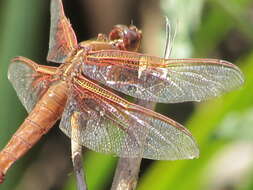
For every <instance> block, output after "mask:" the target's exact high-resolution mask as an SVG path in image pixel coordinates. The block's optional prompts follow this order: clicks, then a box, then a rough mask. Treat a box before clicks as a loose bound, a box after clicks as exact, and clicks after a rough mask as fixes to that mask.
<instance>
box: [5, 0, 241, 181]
mask: <svg viewBox="0 0 253 190" xmlns="http://www.w3.org/2000/svg"><path fill="white" fill-rule="evenodd" d="M141 38H142V32H141V31H140V30H139V29H137V27H135V26H133V25H130V26H125V25H116V26H115V27H113V29H112V30H111V31H110V33H109V34H108V35H106V34H99V35H98V36H97V38H96V39H94V40H88V41H83V42H80V43H78V42H77V38H76V35H75V33H74V30H73V28H72V27H71V24H70V21H69V20H68V19H67V18H66V16H65V13H64V9H63V5H62V2H61V0H51V26H50V39H49V51H48V56H47V61H49V62H54V63H58V64H59V66H58V67H53V66H44V65H39V64H37V63H35V62H33V61H32V60H30V59H28V58H25V57H15V58H13V59H12V63H11V64H10V66H9V70H8V78H9V80H10V82H11V83H12V85H13V87H14V89H15V90H16V92H17V95H18V97H19V99H20V101H21V102H22V104H23V105H24V107H25V108H26V110H27V112H28V113H29V115H28V116H27V118H26V119H25V120H24V122H23V123H22V124H21V126H20V127H19V129H18V130H17V131H16V132H15V134H14V135H13V136H12V138H11V139H10V141H9V142H8V144H7V145H6V146H5V147H4V148H3V150H2V151H1V152H0V182H1V183H2V182H3V181H4V177H5V175H6V173H7V170H8V169H9V168H10V167H11V165H12V164H13V163H14V162H15V161H17V160H18V159H19V158H20V157H22V156H23V155H24V154H25V153H26V152H27V151H28V150H29V149H31V148H32V147H33V145H34V144H35V143H37V142H38V141H39V140H40V139H41V137H42V136H43V135H44V134H46V133H47V132H48V131H49V130H50V129H51V128H52V127H53V126H54V124H55V123H56V121H57V120H59V119H61V122H60V126H59V127H60V129H61V130H62V131H63V132H64V133H65V134H66V135H67V136H69V137H70V138H72V139H73V140H74V141H76V142H78V143H80V144H81V145H83V146H85V147H87V148H89V149H91V150H94V151H97V152H101V153H108V154H114V155H117V156H119V157H127V158H134V157H142V158H148V159H154V160H177V159H192V158H196V157H198V156H199V149H198V146H197V144H196V142H195V140H194V138H193V136H192V135H191V133H190V131H189V130H187V129H186V128H185V127H184V126H182V125H181V124H179V123H177V122H176V121H173V120H172V119H170V118H168V117H165V116H163V115H161V114H159V113H157V112H154V111H152V110H149V109H147V108H144V107H141V106H139V105H136V104H133V103H131V102H129V101H127V100H125V99H123V98H121V97H120V96H118V95H116V94H115V93H114V90H116V91H119V92H122V93H124V94H126V95H130V96H132V97H135V98H139V99H143V100H146V101H153V102H162V103H177V102H185V101H201V100H207V99H210V98H212V97H216V96H219V95H221V94H224V93H226V92H229V91H231V90H233V89H236V88H238V87H240V86H241V85H242V84H243V81H244V78H243V74H242V72H241V71H240V69H239V68H238V67H237V66H235V65H233V64H232V63H230V62H228V61H224V60H218V59H196V58H192V59H165V58H160V57H156V56H150V55H146V54H141V53H138V50H139V47H140V42H141ZM73 127H78V128H79V129H80V132H79V133H76V134H72V129H73Z"/></svg>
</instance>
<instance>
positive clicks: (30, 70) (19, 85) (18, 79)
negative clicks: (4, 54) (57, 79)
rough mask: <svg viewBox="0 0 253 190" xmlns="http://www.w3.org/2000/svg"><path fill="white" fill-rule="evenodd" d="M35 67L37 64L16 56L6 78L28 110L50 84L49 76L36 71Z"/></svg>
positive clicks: (30, 109)
mask: <svg viewBox="0 0 253 190" xmlns="http://www.w3.org/2000/svg"><path fill="white" fill-rule="evenodd" d="M37 67H39V65H37V64H36V63H34V62H33V61H31V60H29V59H27V58H25V57H16V58H14V59H13V60H12V63H11V64H10V66H9V70H8V79H9V80H10V82H11V84H12V86H13V87H14V89H15V90H16V92H17V95H18V97H19V99H20V101H21V102H22V104H23V105H24V107H25V108H26V110H27V111H28V112H30V111H32V109H33V107H34V106H35V104H36V102H37V101H38V100H39V99H40V97H41V96H42V95H43V94H44V92H46V90H47V89H48V87H49V85H50V81H49V78H50V76H49V75H48V76H47V75H44V74H42V73H38V72H37V71H36V68H37Z"/></svg>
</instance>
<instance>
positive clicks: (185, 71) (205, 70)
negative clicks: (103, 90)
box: [83, 50, 244, 103]
mask: <svg viewBox="0 0 253 190" xmlns="http://www.w3.org/2000/svg"><path fill="white" fill-rule="evenodd" d="M87 60H88V61H87V64H86V63H85V64H83V73H84V74H85V75H86V76H88V77H90V78H92V79H95V80H97V81H99V82H101V83H103V84H105V85H107V86H109V87H111V88H113V89H115V90H117V91H121V92H123V93H125V94H127V95H130V96H133V97H136V98H140V99H144V100H148V101H154V102H163V103H176V102H184V101H201V100H206V99H209V98H212V97H215V96H219V95H221V94H223V93H225V92H228V91H231V90H233V89H235V88H238V87H239V86H241V85H242V83H243V81H244V79H243V74H242V73H241V71H240V70H239V68H238V67H236V66H235V65H233V64H231V63H229V62H226V61H222V60H216V59H166V60H165V59H161V58H159V57H153V56H144V55H142V54H137V53H133V52H127V51H111V50H104V51H100V52H95V53H94V54H92V55H91V58H90V59H89V58H88V59H87Z"/></svg>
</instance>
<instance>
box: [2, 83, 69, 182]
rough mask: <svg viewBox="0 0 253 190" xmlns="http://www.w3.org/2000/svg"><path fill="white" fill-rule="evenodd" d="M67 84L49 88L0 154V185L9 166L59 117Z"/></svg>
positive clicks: (64, 100)
mask: <svg viewBox="0 0 253 190" xmlns="http://www.w3.org/2000/svg"><path fill="white" fill-rule="evenodd" d="M67 92H68V88H67V84H66V82H63V81H61V82H59V83H57V84H55V85H53V86H51V87H50V88H49V89H48V91H47V92H46V93H45V94H44V95H43V97H42V98H41V99H40V100H39V102H38V103H37V104H36V106H35V107H34V109H33V110H32V111H31V113H30V114H29V115H28V117H27V118H26V119H25V121H24V122H23V123H22V125H21V126H20V127H19V129H18V130H17V131H16V133H15V134H14V135H13V136H12V138H11V140H10V141H9V143H8V144H7V145H6V146H5V147H4V149H3V150H2V151H1V152H0V183H2V182H3V178H4V175H5V174H6V172H7V170H8V169H9V168H10V166H11V165H12V164H13V163H14V162H15V161H16V160H18V159H19V158H20V157H21V156H23V155H24V154H25V153H26V152H27V151H28V150H29V149H30V148H31V147H32V146H33V145H34V144H35V143H36V142H37V141H38V140H39V139H40V138H41V137H42V135H44V134H45V133H47V132H48V131H49V130H50V129H51V128H52V127H53V125H54V124H55V122H56V121H57V120H58V119H59V117H60V116H61V114H62V112H63V109H64V106H65V103H66V101H67Z"/></svg>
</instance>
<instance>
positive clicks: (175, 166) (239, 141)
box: [0, 0, 253, 190]
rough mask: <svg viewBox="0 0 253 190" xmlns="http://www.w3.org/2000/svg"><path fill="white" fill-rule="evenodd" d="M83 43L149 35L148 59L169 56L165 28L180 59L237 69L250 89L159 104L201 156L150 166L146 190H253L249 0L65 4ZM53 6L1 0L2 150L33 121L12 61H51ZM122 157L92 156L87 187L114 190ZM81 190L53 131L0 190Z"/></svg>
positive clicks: (141, 189)
mask: <svg viewBox="0 0 253 190" xmlns="http://www.w3.org/2000/svg"><path fill="white" fill-rule="evenodd" d="M63 3H64V7H65V11H66V15H67V16H68V17H69V18H70V20H71V23H72V25H73V28H74V29H75V31H76V33H77V36H78V39H79V41H82V40H87V39H90V38H92V37H95V36H96V35H97V33H101V32H102V33H107V32H108V31H110V29H111V27H112V26H113V25H115V24H127V25H128V24H130V23H132V22H133V23H134V24H135V25H136V26H137V27H139V28H141V29H142V31H143V43H142V52H144V53H148V54H151V55H159V56H163V49H164V45H165V44H164V43H165V32H164V31H165V23H164V22H165V20H164V16H168V18H169V19H170V20H172V21H173V23H177V28H178V29H177V37H176V39H175V43H174V47H173V53H172V57H181V58H182V57H205V58H207V57H209V58H219V59H225V60H228V61H231V62H233V63H234V64H236V65H238V66H239V67H240V68H241V69H242V71H243V72H244V74H245V79H246V80H245V85H244V86H243V87H242V88H241V89H239V90H236V91H234V92H231V93H229V94H226V95H224V96H223V97H220V98H217V99H215V100H210V101H207V102H203V103H180V104H170V105H168V104H158V105H157V109H156V110H157V111H158V112H160V113H163V114H165V115H167V116H169V117H171V118H172V119H174V120H176V121H178V122H181V123H183V124H184V125H185V126H186V127H187V128H189V129H190V131H191V132H192V134H193V136H194V137H195V138H196V141H197V143H198V144H199V148H200V152H201V154H200V158H199V159H195V160H183V161H173V162H170V161H151V160H143V162H142V166H141V172H140V180H139V184H138V187H137V189H138V190H154V189H157V190H169V189H177V190H186V189H187V190H198V189H199V190H200V189H207V190H253V182H252V181H253V159H252V158H253V128H252V125H253V49H252V45H253V2H252V1H251V0H230V1H224V0H205V1H204V0H160V1H155V0H142V1H135V0H126V1H119V0H103V1H99V0H72V1H70V0H68V1H67V0H65V1H63ZM49 20H50V15H49V0H43V1H38V0H37V1H35V0H23V1H20V0H2V1H0V148H2V147H3V146H4V145H5V144H6V143H7V141H8V140H9V139H10V137H11V135H12V134H13V133H14V132H15V131H16V130H17V128H18V126H19V125H20V124H21V123H22V121H23V120H24V118H25V116H26V112H25V110H24V108H23V106H22V105H21V103H20V102H19V100H18V98H17V96H16V94H15V92H14V90H13V88H12V87H11V85H10V83H9V82H8V80H7V68H8V65H9V63H10V61H9V60H10V59H11V58H12V57H14V56H18V55H22V56H25V57H28V58H30V59H32V60H34V61H36V62H38V63H41V64H47V63H46V60H45V59H46V55H47V49H48V38H49ZM116 161H117V158H115V157H112V156H110V155H102V154H98V153H95V152H91V151H88V150H87V151H85V153H84V166H85V169H86V171H87V181H88V187H89V189H91V190H105V189H110V185H111V182H112V177H113V172H114V169H115V166H116ZM13 189H14V190H32V189H36V190H60V189H66V190H67V189H68V190H70V189H75V181H74V180H73V174H72V167H71V159H70V140H69V139H68V138H67V137H65V135H64V134H63V133H62V132H61V131H60V130H59V129H58V127H55V128H54V129H53V130H51V131H50V132H49V133H48V135H46V136H45V137H43V139H42V140H41V141H40V142H39V143H38V144H37V145H36V146H35V147H34V148H33V149H32V150H31V151H30V152H29V153H28V154H27V155H26V156H24V157H23V158H22V159H21V160H19V161H18V162H17V163H16V164H15V165H14V167H12V168H11V169H10V171H9V173H8V174H7V178H6V181H5V183H4V184H3V185H0V190H13Z"/></svg>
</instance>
